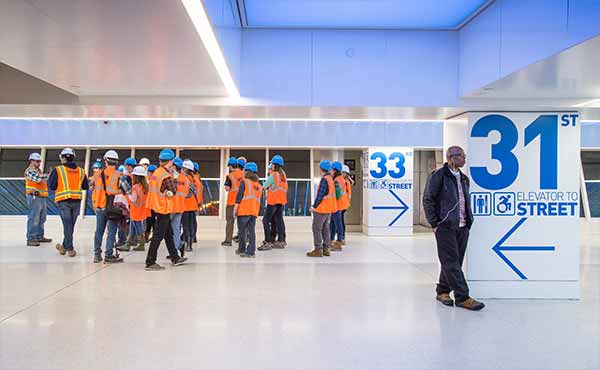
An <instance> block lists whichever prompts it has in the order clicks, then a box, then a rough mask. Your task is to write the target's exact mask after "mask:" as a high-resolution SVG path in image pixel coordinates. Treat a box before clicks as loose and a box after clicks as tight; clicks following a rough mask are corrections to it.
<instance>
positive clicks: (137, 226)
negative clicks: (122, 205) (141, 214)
mask: <svg viewBox="0 0 600 370" xmlns="http://www.w3.org/2000/svg"><path fill="white" fill-rule="evenodd" d="M145 229H146V227H145V226H144V221H132V220H130V221H129V232H130V233H131V237H132V238H134V239H135V238H137V237H139V236H141V235H142V234H143V233H144V230H145Z"/></svg>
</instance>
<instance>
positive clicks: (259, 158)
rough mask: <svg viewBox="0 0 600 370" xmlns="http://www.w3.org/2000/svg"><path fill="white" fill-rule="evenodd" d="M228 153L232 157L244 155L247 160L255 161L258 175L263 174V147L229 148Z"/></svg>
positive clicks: (264, 163) (264, 152) (264, 153)
mask: <svg viewBox="0 0 600 370" xmlns="http://www.w3.org/2000/svg"><path fill="white" fill-rule="evenodd" d="M229 155H230V156H232V157H236V158H238V157H246V160H247V161H248V162H255V163H256V165H257V166H258V175H259V176H260V177H262V176H264V175H265V165H266V162H265V155H266V151H265V150H264V149H231V150H230V151H229Z"/></svg>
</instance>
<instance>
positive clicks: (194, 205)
mask: <svg viewBox="0 0 600 370" xmlns="http://www.w3.org/2000/svg"><path fill="white" fill-rule="evenodd" d="M186 177H187V179H188V183H190V184H192V183H193V184H194V186H195V187H196V192H198V183H197V181H196V178H195V176H194V175H186ZM188 192H189V187H188ZM198 203H199V202H198V195H197V194H196V195H192V196H191V197H189V198H185V199H184V201H183V211H184V212H189V211H197V210H198Z"/></svg>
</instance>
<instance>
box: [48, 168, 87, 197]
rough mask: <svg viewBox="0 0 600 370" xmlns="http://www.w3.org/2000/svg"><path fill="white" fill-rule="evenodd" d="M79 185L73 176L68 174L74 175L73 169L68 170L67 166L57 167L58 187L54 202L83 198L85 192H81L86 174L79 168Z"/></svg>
mask: <svg viewBox="0 0 600 370" xmlns="http://www.w3.org/2000/svg"><path fill="white" fill-rule="evenodd" d="M76 170H77V172H78V174H77V175H78V176H77V181H78V182H77V183H75V182H74V181H73V180H74V179H73V177H72V176H73V175H72V174H71V176H69V174H67V172H70V173H72V172H73V171H72V170H71V169H69V170H67V169H66V167H65V166H62V165H61V166H57V167H56V173H57V174H58V186H57V188H56V192H55V193H54V200H55V201H57V202H59V201H62V200H66V199H81V198H83V191H82V190H81V184H82V183H83V178H84V176H85V173H84V172H83V169H81V168H79V167H77V169H76Z"/></svg>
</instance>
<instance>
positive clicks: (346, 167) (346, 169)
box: [342, 165, 350, 173]
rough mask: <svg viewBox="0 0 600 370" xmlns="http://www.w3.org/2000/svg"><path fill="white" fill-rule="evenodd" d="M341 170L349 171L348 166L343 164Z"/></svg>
mask: <svg viewBox="0 0 600 370" xmlns="http://www.w3.org/2000/svg"><path fill="white" fill-rule="evenodd" d="M342 172H346V173H350V167H348V166H346V165H344V166H343V167H342Z"/></svg>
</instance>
